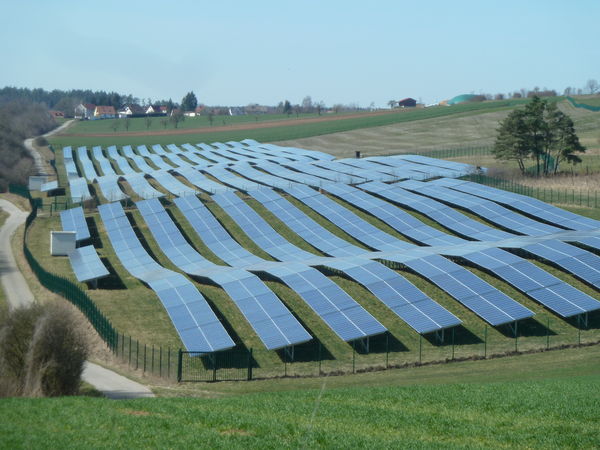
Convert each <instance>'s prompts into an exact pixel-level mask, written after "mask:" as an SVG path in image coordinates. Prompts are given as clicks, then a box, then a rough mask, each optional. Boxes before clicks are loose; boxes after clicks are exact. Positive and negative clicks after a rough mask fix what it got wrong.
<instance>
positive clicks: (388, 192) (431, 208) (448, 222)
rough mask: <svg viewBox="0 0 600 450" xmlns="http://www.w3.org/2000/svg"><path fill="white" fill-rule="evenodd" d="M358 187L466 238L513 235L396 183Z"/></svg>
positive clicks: (374, 182) (497, 238)
mask: <svg viewBox="0 0 600 450" xmlns="http://www.w3.org/2000/svg"><path fill="white" fill-rule="evenodd" d="M358 187H359V188H360V189H363V190H365V191H367V192H370V193H372V194H375V195H379V196H380V197H383V198H385V199H386V200H389V201H391V202H394V203H397V204H400V205H402V206H406V207H408V208H410V209H413V210H415V211H418V212H420V213H422V214H425V215H426V216H428V217H430V218H431V219H433V220H435V221H436V222H438V223H439V224H440V225H443V226H444V227H446V228H448V229H450V230H452V231H454V232H456V233H458V234H461V235H463V236H465V237H467V238H472V239H476V240H480V241H497V240H500V239H507V238H511V237H514V235H513V234H511V233H507V232H506V231H502V230H498V229H496V228H492V227H490V226H488V225H485V224H484V223H481V222H479V221H476V220H473V219H471V218H470V217H468V216H466V215H464V214H462V213H460V212H459V211H457V210H455V209H452V208H450V207H449V206H447V205H445V204H444V203H441V202H438V201H437V200H434V199H432V198H429V197H425V196H422V195H417V194H415V193H413V192H410V191H407V190H405V189H402V188H401V187H400V186H398V185H396V184H384V183H380V182H378V181H373V182H369V183H364V184H361V185H360V186H358Z"/></svg>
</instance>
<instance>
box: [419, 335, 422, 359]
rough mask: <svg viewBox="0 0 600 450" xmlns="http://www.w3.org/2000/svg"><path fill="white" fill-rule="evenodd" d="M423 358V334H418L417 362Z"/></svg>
mask: <svg viewBox="0 0 600 450" xmlns="http://www.w3.org/2000/svg"><path fill="white" fill-rule="evenodd" d="M422 360H423V335H422V334H419V364H421V362H422Z"/></svg>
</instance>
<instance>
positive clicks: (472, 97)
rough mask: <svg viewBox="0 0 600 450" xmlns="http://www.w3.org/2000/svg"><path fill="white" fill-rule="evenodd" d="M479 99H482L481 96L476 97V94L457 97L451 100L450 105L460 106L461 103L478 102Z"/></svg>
mask: <svg viewBox="0 0 600 450" xmlns="http://www.w3.org/2000/svg"><path fill="white" fill-rule="evenodd" d="M478 97H481V96H480V95H475V94H461V95H457V96H456V97H452V98H451V99H450V100H448V105H459V104H461V103H467V102H472V101H476V100H477V98H478Z"/></svg>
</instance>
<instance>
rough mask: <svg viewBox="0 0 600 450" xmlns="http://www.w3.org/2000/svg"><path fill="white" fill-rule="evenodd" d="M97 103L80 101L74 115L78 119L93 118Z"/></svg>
mask: <svg viewBox="0 0 600 450" xmlns="http://www.w3.org/2000/svg"><path fill="white" fill-rule="evenodd" d="M95 110H96V105H93V104H91V103H80V104H79V105H77V106H76V107H75V114H74V117H75V118H76V119H93V118H94V111H95Z"/></svg>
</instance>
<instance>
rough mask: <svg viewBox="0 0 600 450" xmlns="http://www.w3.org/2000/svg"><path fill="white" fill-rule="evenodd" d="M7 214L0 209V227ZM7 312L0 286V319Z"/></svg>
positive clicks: (4, 297) (6, 304) (2, 289)
mask: <svg viewBox="0 0 600 450" xmlns="http://www.w3.org/2000/svg"><path fill="white" fill-rule="evenodd" d="M7 217H8V213H7V212H6V211H3V210H2V209H0V227H2V225H4V221H5V220H6V219H7ZM7 310H8V303H7V302H6V296H5V294H4V287H3V286H0V317H2V315H3V314H5V313H6V311H7Z"/></svg>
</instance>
